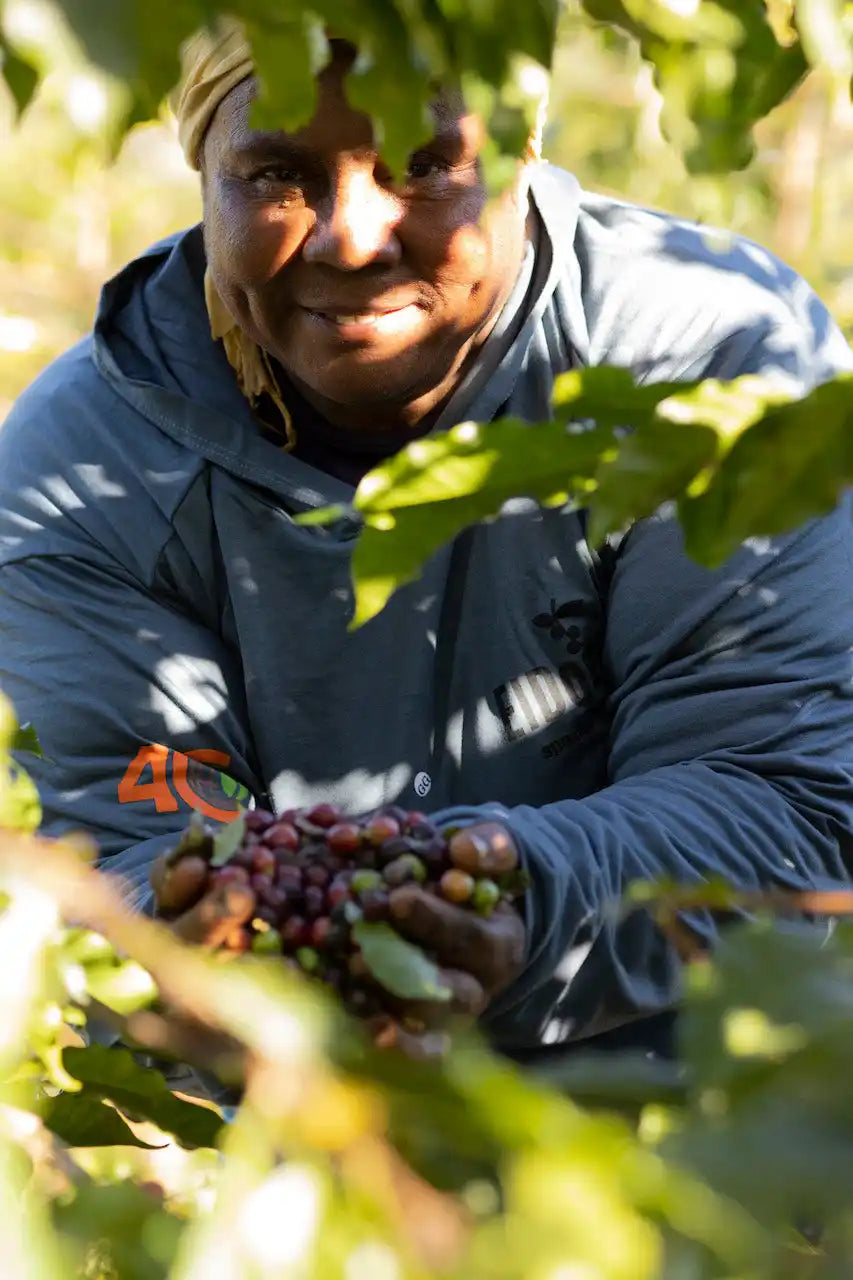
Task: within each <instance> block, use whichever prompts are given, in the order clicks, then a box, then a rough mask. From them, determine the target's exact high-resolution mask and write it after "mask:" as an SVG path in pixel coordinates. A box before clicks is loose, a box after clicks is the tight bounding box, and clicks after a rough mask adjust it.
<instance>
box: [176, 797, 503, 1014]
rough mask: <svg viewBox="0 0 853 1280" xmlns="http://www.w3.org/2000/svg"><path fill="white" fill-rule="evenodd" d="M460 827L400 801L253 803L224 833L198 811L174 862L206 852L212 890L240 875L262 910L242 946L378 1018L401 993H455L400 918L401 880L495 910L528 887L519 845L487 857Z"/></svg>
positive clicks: (474, 907) (241, 934) (480, 909)
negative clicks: (403, 930) (459, 833)
mask: <svg viewBox="0 0 853 1280" xmlns="http://www.w3.org/2000/svg"><path fill="white" fill-rule="evenodd" d="M455 830H456V828H445V829H443V830H439V829H438V828H437V827H436V826H435V825H434V824H433V823H432V822H431V821H430V819H429V817H428V816H427V815H426V814H424V813H420V812H416V811H407V810H405V809H402V808H400V807H398V806H393V805H391V806H387V807H384V808H382V809H379V810H377V811H376V812H374V813H371V814H368V815H366V816H364V817H360V818H347V817H345V816H344V815H343V814H342V813H341V812H340V810H339V809H338V808H336V807H335V806H334V805H331V804H318V805H315V806H313V808H309V809H289V810H286V811H285V812H284V813H282V814H280V815H278V816H275V815H274V814H272V813H270V812H268V811H266V810H264V809H253V810H249V811H247V812H246V813H244V814H243V815H242V816H241V817H240V818H238V819H237V820H236V822H234V823H231V824H230V825H229V826H228V827H226V828H224V829H223V830H222V831H221V832H220V833H219V834H218V835H217V836H215V837H214V835H213V833H212V832H211V831H210V830H209V829H207V828H205V827H204V825H203V824H202V823H201V822H200V820H198V819H197V818H194V820H193V821H192V822H191V824H190V826H189V828H188V829H187V831H186V832H185V833H184V835H183V837H182V838H181V841H180V843H179V844H178V845H177V847H176V848H175V849H174V850H173V851H172V853H171V854H170V855H169V863H170V864H171V865H174V864H175V863H176V862H177V861H179V860H180V859H181V858H182V857H185V856H188V855H194V856H195V857H199V856H200V857H202V858H204V859H205V860H206V861H207V862H208V867H209V870H208V881H207V884H206V886H205V891H207V890H209V889H213V888H215V887H216V886H217V885H222V884H226V883H235V882H239V883H241V884H245V885H247V886H248V887H250V888H251V889H252V891H253V892H254V895H255V902H256V909H255V914H254V916H253V917H252V919H251V920H250V921H249V923H248V924H247V925H246V926H245V927H244V928H243V929H241V930H238V931H236V932H235V933H234V934H233V935H232V937H231V939H230V941H229V944H228V945H229V949H230V950H232V951H251V952H254V953H255V954H258V955H263V956H278V955H280V956H282V957H283V958H284V959H285V962H286V963H289V964H291V965H293V966H295V967H298V968H300V969H302V970H303V971H305V972H306V973H308V974H310V975H312V976H313V977H315V978H317V979H318V980H319V981H321V982H322V983H323V984H324V985H326V986H327V987H329V988H331V989H332V990H334V991H336V992H337V993H338V994H339V995H340V997H341V998H342V1000H343V1002H344V1005H345V1006H346V1008H347V1009H348V1010H349V1011H350V1012H351V1013H353V1014H355V1015H357V1016H359V1017H362V1018H370V1017H373V1016H376V1015H379V1014H382V1013H385V1012H387V1011H388V1002H389V997H391V998H392V1000H393V997H394V996H397V997H399V998H430V997H432V998H435V999H443V998H446V995H445V992H444V991H443V990H442V989H441V988H440V987H439V986H437V976H438V971H437V969H436V968H435V966H433V965H432V964H431V958H430V957H429V956H427V955H426V953H424V952H422V951H420V949H419V948H417V947H414V946H412V944H411V943H409V942H407V941H405V940H404V939H403V938H402V937H401V936H400V935H399V934H397V933H396V932H395V931H394V930H393V929H392V927H391V924H390V923H389V921H390V909H389V899H390V895H391V893H392V892H393V891H394V890H395V889H397V888H399V887H400V886H402V885H406V884H415V885H418V886H419V887H420V888H421V889H422V890H423V891H424V892H426V893H428V894H433V895H437V896H439V897H442V898H444V899H446V900H447V901H448V902H452V903H455V904H457V905H459V906H462V907H465V908H466V909H468V910H470V911H473V912H477V913H479V914H480V915H483V916H489V915H491V914H492V912H493V911H494V910H495V908H496V907H497V906H498V904H499V903H502V902H509V901H512V900H513V899H515V898H517V897H519V896H520V895H521V894H522V893H523V891H524V888H525V883H526V881H525V875H524V873H523V872H522V871H521V870H520V869H519V867H518V858H517V854H516V852H515V850H514V848H512V846H511V845H509V844H507V845H506V846H505V847H502V848H498V849H494V850H491V851H489V853H488V854H487V855H486V856H485V857H479V858H477V857H476V854H475V852H474V850H473V849H471V848H470V847H463V848H461V849H458V848H457V847H456V845H453V846H452V845H451V838H452V836H453V835H454V833H455ZM457 844H458V842H457ZM463 845H464V842H463Z"/></svg>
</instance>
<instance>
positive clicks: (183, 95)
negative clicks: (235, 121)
mask: <svg viewBox="0 0 853 1280" xmlns="http://www.w3.org/2000/svg"><path fill="white" fill-rule="evenodd" d="M253 69H254V68H253V64H252V50H251V49H250V48H249V42H248V41H247V39H246V37H245V35H244V34H243V29H242V27H240V26H239V25H238V24H237V23H236V22H233V21H232V22H225V21H221V22H220V24H219V25H218V26H217V27H216V28H215V29H214V30H211V31H202V32H200V33H199V34H198V35H195V36H193V38H192V39H191V40H188V41H187V43H186V45H185V46H184V50H183V56H182V59H181V87H180V89H179V91H178V96H177V99H176V101H175V114H176V116H177V117H178V138H179V140H180V143H181V146H182V147H183V151H184V155H185V156H186V158H187V164H188V165H190V167H191V168H193V169H198V168H200V167H201V166H200V159H201V145H202V143H203V142H204V135H205V134H206V133H207V129H208V126H209V124H210V122H211V120H212V119H213V117H214V115H215V114H216V108H217V107H218V106H219V104H220V103H221V102H223V101H224V99H225V98H227V97H228V94H229V93H230V92H231V90H232V89H236V87H237V85H238V84H242V83H243V81H244V80H246V79H248V77H249V76H250V75H251V74H252V71H253Z"/></svg>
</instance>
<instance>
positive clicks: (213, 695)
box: [150, 653, 228, 733]
mask: <svg viewBox="0 0 853 1280" xmlns="http://www.w3.org/2000/svg"><path fill="white" fill-rule="evenodd" d="M155 677H156V681H157V683H156V685H154V686H153V687H152V689H151V703H150V706H151V710H152V711H155V712H157V714H158V715H161V716H162V717H163V723H164V724H165V726H166V728H167V730H168V731H169V733H192V731H193V730H194V729H195V728H197V727H198V726H199V725H202V724H211V723H212V722H213V721H214V720H216V718H217V716H219V715H220V714H221V712H222V711H224V710H225V707H226V706H227V702H228V699H227V696H226V690H225V688H224V686H223V683H222V674H221V672H220V670H219V667H218V665H217V664H216V663H215V662H211V661H210V660H209V659H207V658H200V657H194V656H190V655H188V654H185V653H175V654H170V655H169V656H168V657H166V658H161V660H160V661H159V662H158V663H157V666H156V667H155Z"/></svg>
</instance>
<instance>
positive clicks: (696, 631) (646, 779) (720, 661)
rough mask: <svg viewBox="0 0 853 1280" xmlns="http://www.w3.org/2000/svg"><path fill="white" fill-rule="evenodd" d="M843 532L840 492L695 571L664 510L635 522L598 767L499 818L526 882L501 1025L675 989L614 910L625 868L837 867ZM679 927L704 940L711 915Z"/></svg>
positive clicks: (844, 743)
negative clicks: (608, 726) (788, 526)
mask: <svg viewBox="0 0 853 1280" xmlns="http://www.w3.org/2000/svg"><path fill="white" fill-rule="evenodd" d="M852 538H853V525H851V514H850V510H849V508H847V507H845V509H843V510H841V511H839V512H838V513H837V514H836V515H834V516H833V517H831V518H829V519H826V520H821V521H818V522H815V523H813V524H811V525H809V526H808V527H807V528H806V529H804V530H803V531H801V532H800V533H799V534H798V535H797V536H795V537H793V538H790V539H788V540H786V541H784V542H783V543H781V544H778V543H774V544H768V543H759V542H756V543H755V544H754V545H752V546H749V547H745V548H744V549H743V550H742V551H741V552H740V553H739V554H738V555H737V556H736V557H735V558H734V559H733V560H732V562H731V563H730V564H729V565H728V566H727V567H726V568H725V569H724V570H722V571H720V572H718V573H709V572H707V571H705V570H702V569H701V568H699V567H698V566H697V565H695V564H693V562H692V561H690V560H688V559H687V557H686V556H685V555H684V552H683V550H682V547H681V538H680V534H679V531H678V528H677V526H675V525H674V523H673V522H671V521H667V520H652V521H649V522H646V523H645V524H643V525H642V526H638V527H637V528H635V530H634V531H633V533H632V534H631V535H630V537H629V538H628V540H627V545H626V546H625V548H624V550H623V552H622V555H621V557H620V561H619V564H618V566H617V568H616V572H615V577H614V581H613V587H612V594H611V601H610V608H609V618H608V634H607V641H606V657H607V661H608V663H609V665H610V667H611V670H612V672H613V676H614V678H615V690H614V693H613V695H612V746H611V753H610V784H609V785H608V786H607V787H606V788H604V789H603V790H602V791H600V792H598V793H596V794H594V795H591V796H589V797H587V798H585V799H582V800H566V801H561V802H557V803H554V804H550V805H546V806H544V807H542V808H538V809H537V808H532V807H529V806H519V807H517V808H514V809H512V810H509V811H507V812H506V814H505V816H504V820H505V821H506V822H507V824H508V825H509V827H510V828H511V829H512V831H513V833H514V834H515V835H516V837H517V839H518V842H519V844H520V846H521V847H522V849H523V851H524V856H525V860H526V863H527V866H528V868H529V871H530V874H531V876H532V880H533V886H532V890H531V892H530V893H529V895H528V920H527V924H528V933H529V953H528V957H527V965H526V968H525V971H524V973H523V974H522V976H521V978H520V979H519V980H518V982H517V983H516V984H515V985H514V986H513V987H512V988H511V989H510V990H509V991H508V992H506V993H505V995H504V997H503V998H502V1000H501V1001H500V1003H499V1004H497V1005H496V1006H495V1008H494V1010H493V1012H492V1018H491V1020H493V1021H495V1024H496V1025H495V1030H496V1032H497V1031H499V1030H500V1032H501V1033H502V1038H504V1035H503V1033H504V1032H505V1033H506V1034H507V1035H508V1037H509V1039H510V1041H518V1040H519V1039H520V1041H521V1042H522V1043H527V1044H529V1043H536V1042H541V1041H542V1040H543V1039H544V1040H545V1041H546V1042H549V1043H553V1042H558V1041H560V1040H566V1039H572V1038H574V1037H576V1036H581V1035H583V1036H586V1035H590V1034H594V1033H596V1032H598V1031H604V1030H607V1029H609V1028H610V1027H612V1026H616V1025H619V1024H620V1023H622V1022H626V1021H630V1020H631V1019H633V1018H636V1017H638V1016H646V1015H650V1014H653V1013H656V1012H659V1011H661V1010H663V1009H666V1008H668V1007H671V1006H672V1005H673V1004H674V1003H675V1002H676V1001H677V999H678V995H679V964H678V960H677V957H676V956H675V954H674V953H673V952H672V950H671V948H670V947H669V945H668V944H667V942H666V941H665V939H664V938H663V937H662V936H661V934H660V933H659V931H658V930H657V929H656V927H655V926H654V924H653V922H652V920H651V918H650V917H649V916H648V915H646V914H645V913H640V912H638V913H635V914H633V915H632V916H630V917H629V918H628V919H627V920H625V921H623V922H622V923H619V922H618V921H617V919H616V917H615V915H614V908H616V907H617V906H618V903H619V899H620V897H621V896H622V894H623V893H624V891H625V889H626V887H627V886H628V885H629V884H631V883H632V882H633V881H636V880H654V879H658V878H661V877H670V878H673V879H675V880H676V881H680V882H682V883H685V884H690V883H696V882H698V881H702V880H705V879H707V878H709V877H723V878H724V879H726V880H727V881H729V882H730V883H732V884H734V885H736V886H738V887H740V888H743V889H755V888H766V887H768V886H771V885H776V886H781V887H786V888H789V889H806V888H814V887H828V886H831V885H832V886H837V885H838V884H839V883H841V884H845V883H850V881H851V870H850V867H851V860H853V656H851V645H853V574H851V570H852V569H853V563H851V539H852ZM691 925H692V927H693V928H694V929H695V930H697V931H698V932H699V933H700V935H702V936H704V937H705V938H706V939H708V940H709V941H712V940H713V936H714V922H713V921H712V919H711V918H710V917H708V916H698V917H695V916H694V917H691Z"/></svg>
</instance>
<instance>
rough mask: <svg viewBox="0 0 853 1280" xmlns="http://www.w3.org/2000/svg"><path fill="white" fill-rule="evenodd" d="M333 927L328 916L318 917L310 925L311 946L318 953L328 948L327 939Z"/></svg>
mask: <svg viewBox="0 0 853 1280" xmlns="http://www.w3.org/2000/svg"><path fill="white" fill-rule="evenodd" d="M334 927H335V926H334V925H333V924H332V921H331V920H330V919H329V917H328V916H318V917H317V919H316V920H315V921H314V923H313V924H312V925H311V945H312V947H316V948H317V950H318V951H322V950H324V948H325V947H326V946H328V942H329V937H330V935H331V934H332V932H333V930H334Z"/></svg>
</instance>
